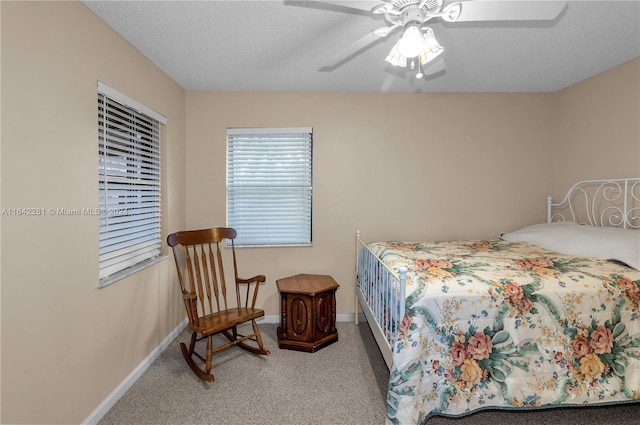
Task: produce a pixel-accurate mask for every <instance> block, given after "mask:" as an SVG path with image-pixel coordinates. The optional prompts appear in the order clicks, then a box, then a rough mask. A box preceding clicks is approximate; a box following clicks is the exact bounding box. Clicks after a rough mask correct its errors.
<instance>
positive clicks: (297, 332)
mask: <svg viewBox="0 0 640 425" xmlns="http://www.w3.org/2000/svg"><path fill="white" fill-rule="evenodd" d="M311 301H312V300H311V297H310V296H308V295H303V294H288V295H287V333H288V335H287V338H288V339H290V340H296V341H311V340H312V339H313V324H312V318H313V304H312V302H311Z"/></svg>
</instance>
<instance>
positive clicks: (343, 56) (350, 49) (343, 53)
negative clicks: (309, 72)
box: [320, 31, 383, 70]
mask: <svg viewBox="0 0 640 425" xmlns="http://www.w3.org/2000/svg"><path fill="white" fill-rule="evenodd" d="M382 39H383V37H380V36H377V35H375V34H374V31H371V32H370V33H368V34H367V35H365V36H364V37H362V38H360V39H358V40H356V41H355V42H353V43H351V44H350V45H348V46H347V47H345V48H344V49H342V50H340V51H339V52H337V53H335V54H334V55H333V56H331V57H330V58H329V59H327V60H326V61H325V62H324V64H323V65H322V67H321V68H320V70H330V69H332V68H334V67H336V66H337V65H339V64H340V63H342V62H344V61H346V60H347V59H350V58H351V57H352V56H354V55H355V54H356V53H358V52H360V51H361V50H363V49H365V48H366V47H368V46H370V45H371V44H373V43H375V42H376V41H378V40H382Z"/></svg>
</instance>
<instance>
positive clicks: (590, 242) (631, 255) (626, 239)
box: [500, 221, 640, 270]
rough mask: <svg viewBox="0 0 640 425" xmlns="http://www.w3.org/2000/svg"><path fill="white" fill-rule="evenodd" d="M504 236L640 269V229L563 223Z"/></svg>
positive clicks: (517, 231) (571, 222)
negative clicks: (614, 261)
mask: <svg viewBox="0 0 640 425" xmlns="http://www.w3.org/2000/svg"><path fill="white" fill-rule="evenodd" d="M500 237H501V238H502V239H504V240H507V241H523V242H529V243H532V244H534V245H538V246H539V247H541V248H546V249H550V250H552V251H556V252H561V253H563V254H570V255H578V256H581V257H598V258H604V259H607V260H617V261H621V262H623V263H625V264H627V265H628V266H630V267H633V268H634V269H636V270H640V230H634V229H620V228H617V227H595V226H588V225H581V224H578V223H576V222H573V221H560V222H555V223H543V224H534V225H533V226H528V227H525V228H522V229H520V230H516V231H515V232H510V233H503V234H502V235H500Z"/></svg>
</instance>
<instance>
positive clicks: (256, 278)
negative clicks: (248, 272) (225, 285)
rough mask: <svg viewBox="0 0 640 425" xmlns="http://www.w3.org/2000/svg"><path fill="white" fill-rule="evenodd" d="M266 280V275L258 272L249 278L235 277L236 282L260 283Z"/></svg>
mask: <svg viewBox="0 0 640 425" xmlns="http://www.w3.org/2000/svg"><path fill="white" fill-rule="evenodd" d="M266 280H267V278H266V276H265V275H263V274H259V275H256V276H253V277H250V278H249V279H242V278H240V277H238V278H236V282H237V283H247V284H248V283H254V282H255V283H262V282H265V281H266Z"/></svg>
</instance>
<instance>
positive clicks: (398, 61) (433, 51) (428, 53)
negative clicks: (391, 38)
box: [385, 27, 444, 67]
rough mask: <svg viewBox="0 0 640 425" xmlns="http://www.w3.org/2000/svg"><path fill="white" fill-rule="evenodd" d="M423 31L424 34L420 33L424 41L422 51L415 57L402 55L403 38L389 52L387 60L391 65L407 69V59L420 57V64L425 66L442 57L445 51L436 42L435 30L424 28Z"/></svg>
mask: <svg viewBox="0 0 640 425" xmlns="http://www.w3.org/2000/svg"><path fill="white" fill-rule="evenodd" d="M414 28H416V27H414ZM416 29H417V28H416ZM422 30H423V31H424V32H421V33H420V38H421V39H422V49H421V50H420V52H418V53H417V54H416V55H415V56H406V55H404V54H402V51H401V50H400V43H401V41H402V38H401V39H400V40H398V41H397V42H396V44H395V45H394V46H393V47H392V48H391V51H390V52H389V54H388V55H387V57H386V58H385V60H386V61H387V62H389V63H390V64H391V65H394V66H402V67H406V66H407V59H411V58H414V57H418V58H419V60H418V63H419V64H422V65H424V64H425V63H428V62H431V61H432V60H434V59H435V58H437V57H438V56H440V54H441V53H442V52H443V51H444V48H443V47H442V46H441V45H440V44H439V43H438V40H436V36H435V34H434V33H433V30H432V29H431V28H428V27H424V28H422ZM418 31H420V30H418Z"/></svg>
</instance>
